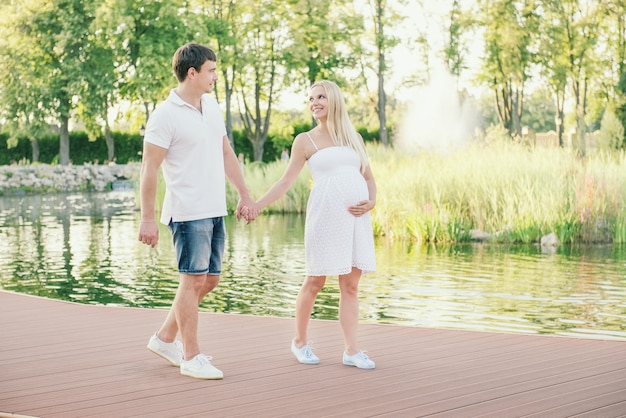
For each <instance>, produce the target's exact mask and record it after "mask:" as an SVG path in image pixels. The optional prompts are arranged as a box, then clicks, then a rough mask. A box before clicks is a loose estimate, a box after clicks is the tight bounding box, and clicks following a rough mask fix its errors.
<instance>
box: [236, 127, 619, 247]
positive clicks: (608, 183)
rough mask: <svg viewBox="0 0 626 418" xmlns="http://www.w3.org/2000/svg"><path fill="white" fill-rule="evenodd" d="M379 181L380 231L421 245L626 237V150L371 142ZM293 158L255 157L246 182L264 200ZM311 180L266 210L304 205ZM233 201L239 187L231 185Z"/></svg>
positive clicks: (493, 141)
mask: <svg viewBox="0 0 626 418" xmlns="http://www.w3.org/2000/svg"><path fill="white" fill-rule="evenodd" d="M368 154H369V157H370V160H371V165H372V170H373V172H374V176H375V178H376V183H377V187H378V197H377V204H376V207H375V208H374V210H373V211H372V223H373V227H374V233H375V235H377V236H378V237H385V238H388V239H392V240H410V241H414V242H417V243H427V242H428V243H442V242H446V243H454V242H464V241H468V240H470V239H471V237H472V236H476V234H478V233H479V232H480V233H482V234H483V236H486V237H488V238H489V239H491V240H493V241H495V242H502V243H516V242H518V243H536V242H539V240H540V239H541V237H542V236H544V235H547V234H549V233H551V232H553V233H555V234H556V235H557V237H558V238H559V240H560V241H561V242H563V243H575V242H594V241H599V242H617V243H626V156H625V154H624V152H623V151H621V152H614V153H611V154H607V153H596V154H591V155H589V156H587V157H585V158H579V157H577V156H576V155H574V154H572V153H570V152H569V151H568V150H567V149H562V148H540V147H537V148H533V147H530V146H528V145H523V144H519V143H514V142H511V141H510V140H505V139H503V138H502V136H498V134H491V136H490V135H487V137H486V138H484V139H483V140H481V141H475V142H472V143H470V144H467V145H466V146H465V147H463V148H459V149H456V150H451V151H449V152H448V153H446V154H441V153H428V152H420V153H418V154H416V155H410V154H406V153H402V152H400V151H398V150H394V149H392V148H387V147H383V146H380V145H368ZM285 168H286V163H284V162H282V161H276V162H273V163H267V164H262V163H253V164H249V165H247V166H246V167H245V169H244V170H245V171H244V175H245V178H246V182H247V184H248V186H249V188H250V190H251V192H252V194H253V197H255V198H258V197H260V196H261V194H263V193H264V192H265V191H267V189H268V188H269V187H270V186H271V185H272V184H273V183H274V182H275V181H276V180H278V178H280V176H281V175H282V173H283V171H284V170H285ZM311 185H312V180H311V177H310V174H309V172H308V169H306V168H305V169H304V170H303V172H302V173H301V174H300V176H299V177H298V179H297V181H296V183H295V184H294V186H293V187H292V188H291V190H290V191H289V192H288V193H287V194H286V195H285V196H284V197H283V198H281V199H279V200H278V201H276V202H274V203H273V204H272V205H270V206H269V207H268V208H267V209H266V210H265V212H266V213H290V212H291V213H303V212H305V211H306V202H307V199H308V195H309V192H310V189H311ZM228 190H229V191H228V202H229V208H230V209H231V210H234V208H235V206H236V202H237V195H236V193H235V192H234V190H233V189H232V187H230V186H229V188H228Z"/></svg>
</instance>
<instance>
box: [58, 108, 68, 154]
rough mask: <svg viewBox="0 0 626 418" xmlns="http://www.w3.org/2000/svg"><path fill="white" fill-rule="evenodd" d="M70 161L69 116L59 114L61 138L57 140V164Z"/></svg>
mask: <svg viewBox="0 0 626 418" xmlns="http://www.w3.org/2000/svg"><path fill="white" fill-rule="evenodd" d="M69 162H70V133H69V118H68V117H67V116H61V138H60V141H59V164H61V165H68V164H69Z"/></svg>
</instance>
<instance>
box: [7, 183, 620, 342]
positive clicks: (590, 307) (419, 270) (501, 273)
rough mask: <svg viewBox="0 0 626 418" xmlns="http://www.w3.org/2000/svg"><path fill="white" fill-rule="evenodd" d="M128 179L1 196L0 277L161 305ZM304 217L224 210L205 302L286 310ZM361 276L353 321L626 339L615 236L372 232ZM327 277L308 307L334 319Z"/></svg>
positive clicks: (162, 292)
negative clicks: (589, 240)
mask: <svg viewBox="0 0 626 418" xmlns="http://www.w3.org/2000/svg"><path fill="white" fill-rule="evenodd" d="M138 219H139V214H138V212H137V211H136V208H135V200H134V193H133V192H132V191H115V192H109V193H96V194H88V195H40V196H22V197H0V287H1V288H3V289H5V290H11V291H15V292H20V293H26V294H34V295H39V296H45V297H50V298H55V299H63V300H71V301H76V302H80V303H97V304H110V305H121V306H136V307H167V306H169V305H170V304H171V301H172V299H173V297H174V293H175V291H176V284H177V282H176V274H175V264H174V253H173V249H172V244H171V241H170V235H169V232H168V231H167V229H166V228H165V227H161V229H160V234H161V238H162V241H161V244H160V245H159V246H158V247H157V248H156V249H150V248H148V247H146V246H143V245H142V244H140V243H139V242H138V241H137V239H136V234H137V228H138ZM303 234H304V219H303V217H301V216H262V217H260V218H259V219H258V220H257V221H255V223H253V224H251V225H245V224H243V223H237V222H236V221H235V220H234V219H233V218H232V217H229V218H228V219H227V246H226V253H225V259H224V266H223V267H224V274H223V279H222V283H221V284H220V286H219V287H218V289H217V290H216V291H215V292H213V293H212V294H211V295H210V296H209V297H208V298H207V299H206V300H205V301H204V302H203V304H202V305H201V309H202V310H204V311H213V312H229V313H242V314H253V315H274V316H283V317H293V310H294V301H295V297H296V294H297V292H298V289H299V287H300V283H301V281H302V277H303V276H304V259H303V254H304V248H303V242H302V238H303ZM377 264H378V268H379V271H378V272H377V273H375V274H369V275H367V276H365V277H364V278H363V280H362V284H361V297H362V302H361V316H362V318H363V320H364V321H368V322H377V323H391V324H405V325H419V326H429V327H430V326H432V327H446V328H460V329H473V330H488V331H504V332H517V333H541V334H558V335H576V336H587V337H603V338H620V339H626V329H625V327H626V325H625V324H626V273H625V272H626V248H625V247H618V246H593V247H574V248H559V249H558V251H557V252H556V253H554V254H544V253H542V252H541V250H540V249H539V248H537V247H534V246H495V245H463V246H452V247H447V248H435V247H414V246H410V245H409V246H407V245H401V244H394V245H387V244H385V243H383V242H379V243H378V244H377ZM338 298H339V291H338V287H337V285H336V279H334V278H330V279H329V280H328V281H327V286H326V287H325V288H324V289H323V292H322V294H320V297H319V298H318V303H317V305H316V307H315V312H314V313H313V316H314V317H315V318H321V319H336V318H337V313H338V312H337V306H338Z"/></svg>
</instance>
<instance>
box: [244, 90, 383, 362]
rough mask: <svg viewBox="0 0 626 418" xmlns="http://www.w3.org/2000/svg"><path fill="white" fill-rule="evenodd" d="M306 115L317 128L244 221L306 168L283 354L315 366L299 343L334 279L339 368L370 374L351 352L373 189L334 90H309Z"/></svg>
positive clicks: (366, 264)
mask: <svg viewBox="0 0 626 418" xmlns="http://www.w3.org/2000/svg"><path fill="white" fill-rule="evenodd" d="M309 109H310V110H311V113H312V114H313V116H314V117H315V118H316V119H317V120H318V121H319V124H318V126H316V127H315V128H313V129H312V130H310V131H309V132H304V133H301V134H299V135H298V136H296V138H295V140H294V142H293V146H292V149H291V158H290V159H289V164H288V165H287V169H286V170H285V173H284V174H283V176H282V177H281V178H280V179H279V180H278V181H277V182H276V183H275V184H274V185H273V186H272V187H271V188H270V190H269V191H268V192H267V193H266V194H265V195H263V196H262V197H261V198H260V199H259V200H258V201H257V206H256V207H255V208H250V210H251V211H252V212H250V215H254V216H256V215H257V214H258V211H260V210H262V209H263V208H264V207H266V206H267V205H269V204H270V203H272V202H273V201H275V200H276V199H278V198H280V197H281V196H282V195H284V194H285V193H286V192H287V191H288V190H289V189H290V188H291V186H292V185H293V183H294V181H295V179H296V177H297V176H298V174H299V173H300V171H301V170H302V168H303V167H304V164H305V163H306V162H307V161H308V164H309V169H310V170H311V174H312V176H313V180H314V183H315V184H314V187H313V189H312V190H311V195H310V196H309V201H308V205H307V212H306V225H305V234H304V235H305V253H306V258H305V261H306V274H307V275H306V278H305V280H304V283H303V284H302V288H301V289H300V292H299V294H298V297H297V299H296V335H295V337H294V339H293V340H292V342H291V350H292V352H293V353H294V355H295V356H296V358H297V359H298V361H299V362H300V363H304V364H318V363H319V358H318V357H317V356H316V355H315V354H313V351H312V349H311V345H310V344H309V343H308V340H307V329H308V325H309V319H310V316H311V312H312V311H313V305H314V304H315V299H316V297H317V294H318V293H319V291H320V289H322V287H323V286H324V283H325V282H326V276H339V290H340V293H341V296H340V302H339V322H340V324H341V327H342V331H343V336H344V341H345V351H344V353H343V364H345V365H348V366H356V367H358V368H361V369H373V368H374V367H375V364H374V362H373V361H372V360H371V359H369V358H368V356H367V355H366V354H365V353H364V352H363V351H360V350H358V348H357V325H358V319H359V301H358V286H359V279H360V278H361V274H362V273H366V272H372V271H375V270H376V257H375V253H374V238H373V234H372V226H371V221H370V214H369V211H370V210H371V209H372V208H373V207H374V205H375V204H376V182H375V181H374V176H373V174H372V170H371V168H370V166H369V163H368V159H367V154H366V152H365V146H364V144H363V139H362V138H361V136H360V135H359V134H358V133H357V132H356V130H355V129H354V126H353V125H352V122H351V121H350V117H349V116H348V112H347V110H346V105H345V102H344V99H343V96H342V94H341V91H340V90H339V87H338V86H337V85H336V84H335V83H333V82H330V81H319V82H317V83H315V84H313V85H312V86H311V90H310V96H309Z"/></svg>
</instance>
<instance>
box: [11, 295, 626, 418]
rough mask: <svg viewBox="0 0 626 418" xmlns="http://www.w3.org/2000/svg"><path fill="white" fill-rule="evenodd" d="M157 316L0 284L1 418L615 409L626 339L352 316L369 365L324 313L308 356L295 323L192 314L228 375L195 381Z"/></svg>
mask: <svg viewBox="0 0 626 418" xmlns="http://www.w3.org/2000/svg"><path fill="white" fill-rule="evenodd" d="M165 313H166V312H165V311H163V310H150V309H134V308H119V307H105V306H93V305H80V304H74V303H67V302H62V301H57V300H48V299H43V298H37V297H32V296H25V295H20V294H14V293H8V292H2V291H0V416H1V417H6V416H12V417H15V416H36V417H46V418H52V417H64V418H65V417H81V418H82V417H190V416H197V417H208V416H210V417H288V416H290V417H334V416H336V417H372V416H385V417H421V416H438V417H479V416H490V417H513V416H541V417H566V416H567V417H570V416H580V417H594V418H598V417H618V416H621V417H624V416H626V341H602V340H591V339H577V338H565V337H551V336H537V335H513V334H505V333H487V332H472V331H454V330H441V329H429V328H417V327H403V326H391V325H375V324H362V325H361V326H360V334H359V335H360V338H359V339H360V342H361V345H362V347H363V348H364V349H367V350H368V354H370V355H371V357H372V358H373V359H374V360H375V361H376V365H377V368H376V370H358V369H356V368H351V367H346V366H343V365H342V364H341V352H342V349H343V343H342V337H341V332H340V328H339V324H338V323H337V322H335V321H320V320H315V321H313V322H312V323H311V336H310V338H311V339H312V340H313V341H314V348H315V352H316V353H317V354H318V356H319V357H320V358H321V360H322V362H321V364H319V365H317V366H307V365H301V364H299V363H297V361H296V360H295V358H294V357H293V356H292V354H291V352H290V350H289V342H290V340H291V338H292V333H293V320H291V319H285V318H268V317H254V316H245V315H227V314H213V313H202V314H201V315H200V327H199V328H200V330H199V336H200V343H201V347H202V349H203V351H204V352H205V353H208V354H210V355H212V356H213V358H214V360H213V363H214V364H215V365H216V366H217V367H219V368H221V369H222V370H223V371H224V374H225V378H224V380H221V381H204V380H197V379H193V378H189V377H185V376H181V375H180V374H179V372H178V369H177V368H175V367H172V366H169V365H168V364H167V363H166V362H165V361H163V360H161V359H160V358H159V357H157V356H155V355H154V354H152V353H150V352H149V351H148V350H147V349H146V347H145V346H146V344H147V342H148V338H149V337H150V335H151V334H152V333H153V332H154V330H155V329H156V328H157V327H158V326H159V325H160V323H161V321H162V320H163V319H164V317H165Z"/></svg>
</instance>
